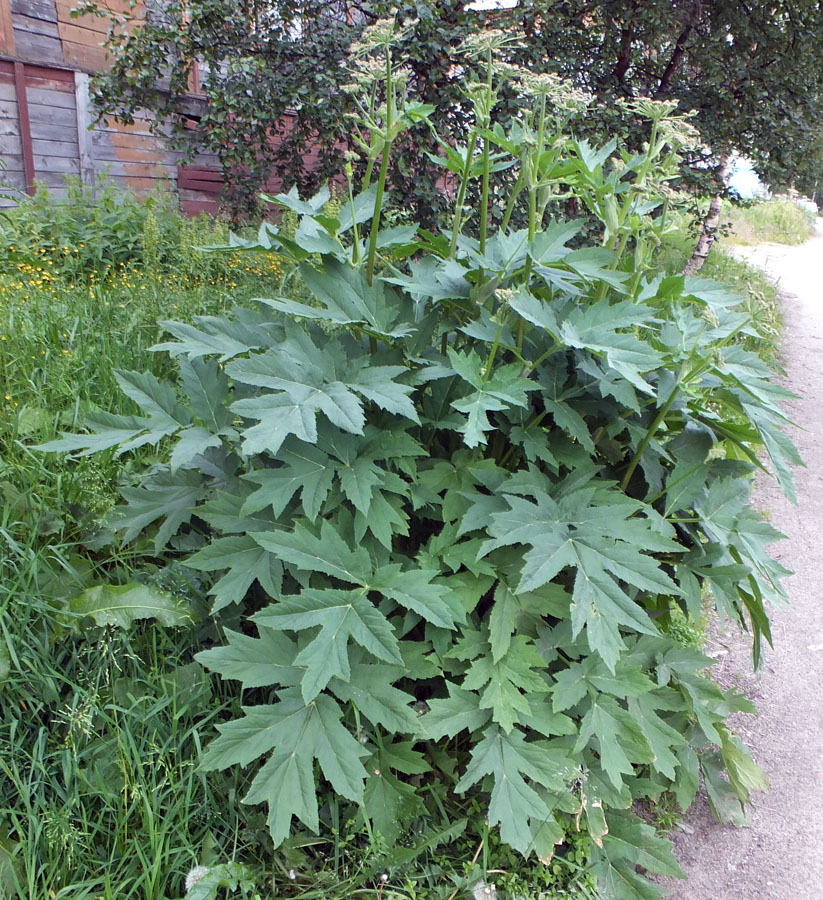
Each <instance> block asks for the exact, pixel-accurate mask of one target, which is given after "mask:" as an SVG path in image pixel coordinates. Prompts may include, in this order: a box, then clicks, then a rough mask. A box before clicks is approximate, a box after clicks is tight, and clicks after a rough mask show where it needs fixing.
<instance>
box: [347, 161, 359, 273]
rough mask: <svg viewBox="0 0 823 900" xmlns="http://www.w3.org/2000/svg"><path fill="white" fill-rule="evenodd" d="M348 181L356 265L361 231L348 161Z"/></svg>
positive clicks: (355, 263)
mask: <svg viewBox="0 0 823 900" xmlns="http://www.w3.org/2000/svg"><path fill="white" fill-rule="evenodd" d="M346 167H347V170H346V182H347V183H348V186H349V206H351V220H352V223H353V225H352V237H353V243H352V251H351V259H352V263H354V265H355V266H356V265H359V264H360V231H359V229H358V227H357V216H356V215H355V214H354V191H353V189H352V184H351V174H350V173H351V167H350V166H349V164H348V163H346Z"/></svg>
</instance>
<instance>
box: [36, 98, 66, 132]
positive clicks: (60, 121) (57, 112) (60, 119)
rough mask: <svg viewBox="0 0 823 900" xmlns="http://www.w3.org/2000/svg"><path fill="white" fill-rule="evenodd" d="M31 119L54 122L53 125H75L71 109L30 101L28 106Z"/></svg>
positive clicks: (48, 122) (47, 122)
mask: <svg viewBox="0 0 823 900" xmlns="http://www.w3.org/2000/svg"><path fill="white" fill-rule="evenodd" d="M29 112H30V114H31V118H32V121H34V122H45V123H46V124H51V123H54V124H55V125H71V126H73V127H75V128H76V127H77V125H76V117H75V113H74V110H73V109H62V108H60V107H55V106H43V105H42V104H40V103H32V104H31V105H30V106H29Z"/></svg>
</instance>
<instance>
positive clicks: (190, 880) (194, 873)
mask: <svg viewBox="0 0 823 900" xmlns="http://www.w3.org/2000/svg"><path fill="white" fill-rule="evenodd" d="M208 874H209V870H208V868H207V867H206V866H195V867H194V868H193V869H192V870H191V871H190V872H189V873H188V875H186V881H185V886H186V893H188V892H189V891H190V890H191V889H192V888H193V887H194V886H195V885H196V884H197V882H198V881H200V879H201V878H204V877H205V876H206V875H208Z"/></svg>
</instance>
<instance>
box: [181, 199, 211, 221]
mask: <svg viewBox="0 0 823 900" xmlns="http://www.w3.org/2000/svg"><path fill="white" fill-rule="evenodd" d="M180 211H181V212H182V213H183V215H184V216H189V217H190V218H194V217H195V216H203V215H205V216H216V215H217V213H219V212H220V204H219V203H218V202H217V200H188V199H183V198H182V197H181V198H180Z"/></svg>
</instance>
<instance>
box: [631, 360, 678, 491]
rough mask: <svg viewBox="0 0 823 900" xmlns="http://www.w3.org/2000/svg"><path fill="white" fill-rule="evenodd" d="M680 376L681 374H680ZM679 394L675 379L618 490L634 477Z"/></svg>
mask: <svg viewBox="0 0 823 900" xmlns="http://www.w3.org/2000/svg"><path fill="white" fill-rule="evenodd" d="M681 375H682V373H681ZM679 393H680V378H678V379H677V383H676V384H675V386H674V387H673V388H672V392H671V393H670V394H669V397H668V399H667V400H666V402H665V403H664V404H663V405H662V406H661V407H660V410H659V412H658V413H657V415H656V416H655V417H654V421H653V422H652V424H651V425H650V426H649V428H648V431H646V433H645V434H644V435H643V440H642V441H641V442H640V446H639V447H638V448H637V450H635V452H634V456H633V457H632V459H631V462H630V463H629V468H628V469H626V474H625V475H624V476H623V480H622V481H621V482H620V489H621V490H623V491H625V490H626V488H627V487H628V484H629V481H630V480H631V477H632V475H634V470H635V469H636V468H637V466H638V463H639V462H640V459H641V457H642V456H643V454H644V453H645V452H646V448H647V447H648V446H649V444H650V443H651V441H652V438H653V437H654V436H655V434H657V429H658V428H660V426H661V425H662V424H663V420H664V419H665V418H666V416H667V415H668V414H669V410H670V409H671V408H672V404H673V403H674V401H675V399H676V398H677V395H678V394H679Z"/></svg>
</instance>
